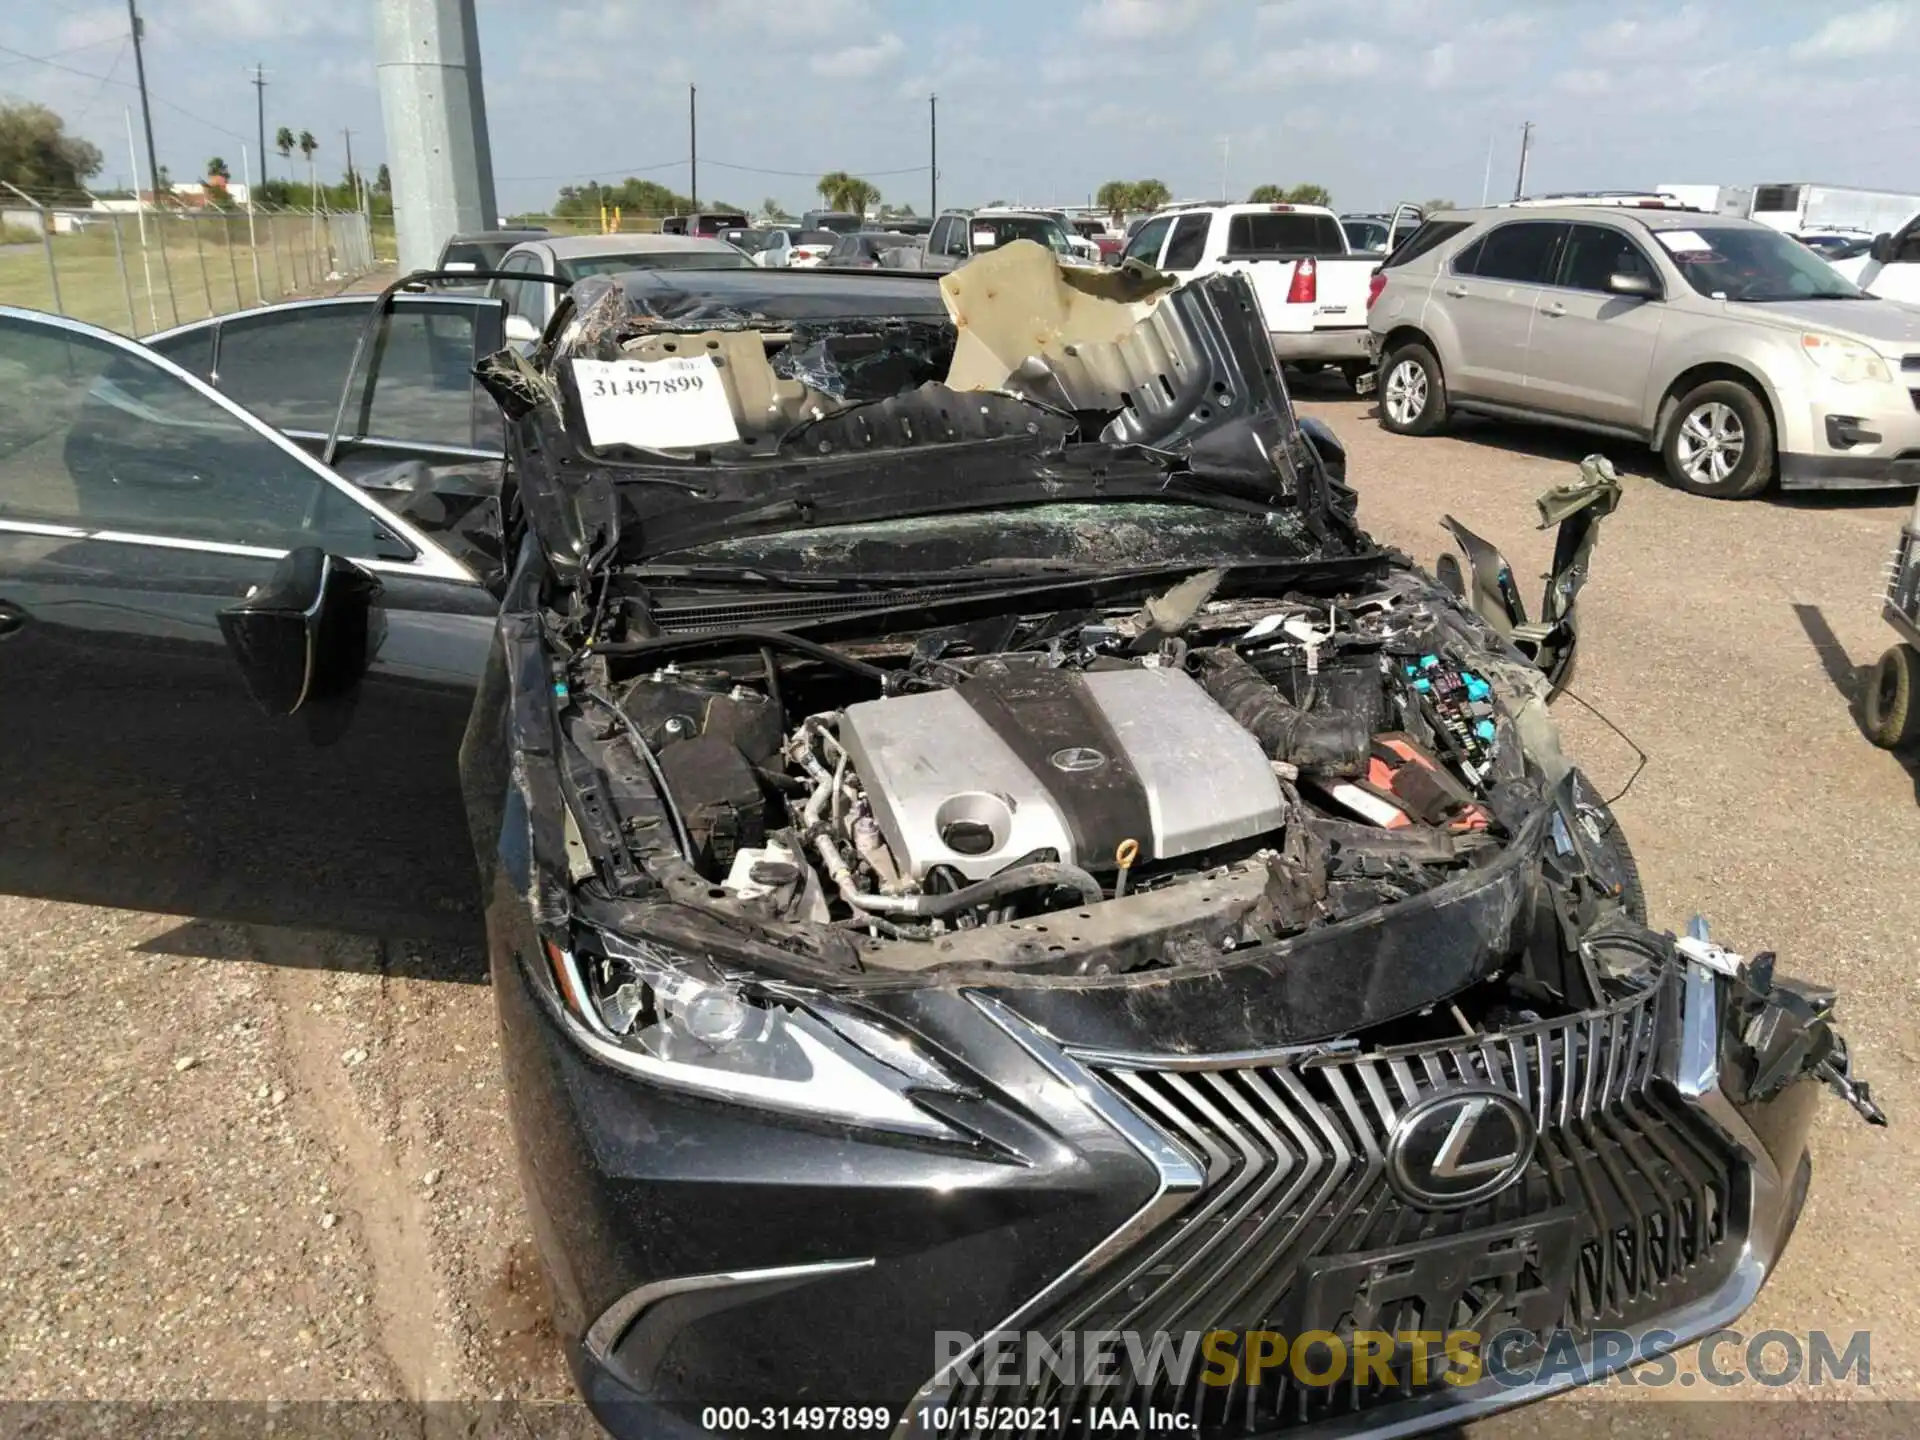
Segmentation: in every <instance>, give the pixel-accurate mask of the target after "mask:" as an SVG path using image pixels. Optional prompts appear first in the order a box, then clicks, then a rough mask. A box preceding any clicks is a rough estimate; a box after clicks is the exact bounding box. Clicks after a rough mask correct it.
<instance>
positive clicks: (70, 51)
mask: <svg viewBox="0 0 1920 1440" xmlns="http://www.w3.org/2000/svg"><path fill="white" fill-rule="evenodd" d="M115 38H116V37H114V36H112V35H103V36H101V37H100V38H99V39H98V40H89V41H87V43H86V44H84V45H69V46H67V48H66V49H64V50H49V51H48V52H47V53H46V54H45V55H27V54H24V53H22V52H21V51H18V50H8V51H7V53H8V54H10V55H12V56H14V57H15V59H13V60H0V65H13V64H17V63H18V62H19V61H21V60H33V61H36V62H37V63H39V64H42V65H45V64H48V63H49V62H51V61H52V59H53V57H54V56H56V55H78V54H79V53H80V52H81V51H82V50H98V49H99V48H100V47H101V46H102V45H111V44H112V43H113V42H114V39H115ZM117 38H118V39H119V40H120V42H121V43H122V44H125V43H126V38H127V37H126V36H124V35H122V36H119V37H117ZM6 48H7V47H5V46H4V45H0V50H4V49H6ZM115 63H118V62H117V61H116V62H115Z"/></svg>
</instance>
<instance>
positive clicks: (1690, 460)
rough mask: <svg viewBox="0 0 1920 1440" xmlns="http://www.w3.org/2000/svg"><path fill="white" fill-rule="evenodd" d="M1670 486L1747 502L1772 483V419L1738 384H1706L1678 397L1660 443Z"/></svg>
mask: <svg viewBox="0 0 1920 1440" xmlns="http://www.w3.org/2000/svg"><path fill="white" fill-rule="evenodd" d="M1660 458H1661V459H1662V460H1663V461H1665V462H1666V467H1667V478H1668V479H1669V480H1670V481H1672V483H1673V485H1674V486H1675V488H1677V489H1680V490H1685V491H1686V492H1687V493H1688V494H1691V495H1705V496H1708V497H1709V498H1711V499H1714V500H1750V499H1752V498H1753V497H1754V496H1755V495H1758V494H1759V493H1760V492H1761V491H1762V490H1764V489H1766V488H1767V486H1769V485H1771V484H1772V483H1773V421H1772V420H1771V419H1770V418H1768V415H1767V407H1766V406H1765V405H1763V404H1761V403H1760V397H1759V396H1758V395H1756V394H1754V393H1753V391H1752V390H1750V389H1748V388H1747V387H1746V386H1745V385H1742V384H1741V383H1740V382H1739V381H1737V380H1709V381H1707V383H1706V384H1704V385H1696V386H1695V387H1694V388H1693V389H1691V390H1689V391H1688V392H1687V393H1686V394H1685V395H1683V396H1681V397H1680V403H1679V404H1678V405H1677V406H1675V407H1674V412H1673V419H1672V420H1671V421H1670V422H1669V423H1668V425H1667V434H1666V438H1665V439H1664V440H1662V441H1661V443H1660Z"/></svg>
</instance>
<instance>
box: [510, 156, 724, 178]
mask: <svg viewBox="0 0 1920 1440" xmlns="http://www.w3.org/2000/svg"><path fill="white" fill-rule="evenodd" d="M686 163H687V162H686V161H685V160H662V161H661V162H660V163H659V164H657V165H616V166H615V167H614V168H613V169H611V170H567V171H564V172H561V173H559V174H555V175H502V176H500V177H499V178H500V179H502V180H507V181H513V182H515V183H518V182H521V181H526V180H598V179H601V178H602V177H604V176H607V175H645V174H646V173H647V172H649V171H651V170H673V169H677V168H678V167H680V166H682V165H684V164H686ZM708 163H709V164H711V163H712V162H711V161H709V162H708Z"/></svg>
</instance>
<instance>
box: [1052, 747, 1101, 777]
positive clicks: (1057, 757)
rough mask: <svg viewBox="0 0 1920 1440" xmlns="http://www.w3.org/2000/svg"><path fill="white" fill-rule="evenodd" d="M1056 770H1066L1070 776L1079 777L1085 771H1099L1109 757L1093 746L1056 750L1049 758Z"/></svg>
mask: <svg viewBox="0 0 1920 1440" xmlns="http://www.w3.org/2000/svg"><path fill="white" fill-rule="evenodd" d="M1047 760H1048V762H1049V763H1050V764H1051V765H1052V766H1053V768H1054V769H1056V770H1064V771H1066V772H1067V774H1069V775H1078V774H1080V773H1081V772H1082V771H1083V770H1098V769H1099V768H1100V767H1101V766H1102V765H1104V764H1106V763H1107V757H1106V756H1105V755H1103V754H1101V753H1100V752H1099V751H1098V750H1096V749H1094V748H1093V747H1092V746H1091V745H1069V746H1067V748H1066V749H1064V750H1056V751H1054V752H1053V754H1051V755H1049V756H1048V757H1047Z"/></svg>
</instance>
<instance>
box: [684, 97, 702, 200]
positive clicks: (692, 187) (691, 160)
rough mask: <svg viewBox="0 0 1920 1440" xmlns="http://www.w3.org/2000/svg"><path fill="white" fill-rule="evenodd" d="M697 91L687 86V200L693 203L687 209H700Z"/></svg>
mask: <svg viewBox="0 0 1920 1440" xmlns="http://www.w3.org/2000/svg"><path fill="white" fill-rule="evenodd" d="M699 93H700V92H699V91H698V90H696V89H694V87H693V86H691V85H689V86H687V190H688V192H689V193H688V195H687V199H688V200H690V201H692V202H693V203H692V204H691V205H689V206H688V207H687V208H688V209H690V210H698V209H699V208H700V110H699V106H698V105H697V104H696V97H697V96H698V95H699Z"/></svg>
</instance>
